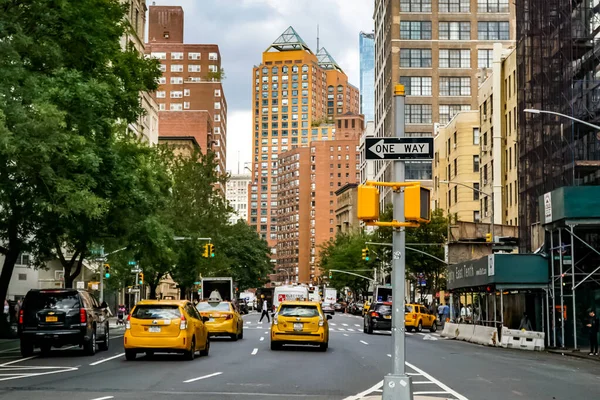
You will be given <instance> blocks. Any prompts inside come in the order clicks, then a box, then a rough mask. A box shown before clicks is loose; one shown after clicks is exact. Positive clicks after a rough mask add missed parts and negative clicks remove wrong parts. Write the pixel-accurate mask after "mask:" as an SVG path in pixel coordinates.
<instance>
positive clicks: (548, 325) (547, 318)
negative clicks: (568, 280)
mask: <svg viewBox="0 0 600 400" xmlns="http://www.w3.org/2000/svg"><path fill="white" fill-rule="evenodd" d="M548 290H549V289H546V337H547V340H546V343H548V347H550V336H549V334H550V310H548V308H550V297H549V296H548Z"/></svg>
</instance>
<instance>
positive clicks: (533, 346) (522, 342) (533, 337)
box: [501, 328, 545, 351]
mask: <svg viewBox="0 0 600 400" xmlns="http://www.w3.org/2000/svg"><path fill="white" fill-rule="evenodd" d="M544 338H545V333H544V332H534V331H520V330H518V329H507V328H503V329H502V341H501V346H502V347H504V348H508V349H520V350H529V351H543V350H544Z"/></svg>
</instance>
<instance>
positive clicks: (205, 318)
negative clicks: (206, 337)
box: [202, 317, 210, 322]
mask: <svg viewBox="0 0 600 400" xmlns="http://www.w3.org/2000/svg"><path fill="white" fill-rule="evenodd" d="M209 320H210V318H208V317H202V322H208V321H209Z"/></svg>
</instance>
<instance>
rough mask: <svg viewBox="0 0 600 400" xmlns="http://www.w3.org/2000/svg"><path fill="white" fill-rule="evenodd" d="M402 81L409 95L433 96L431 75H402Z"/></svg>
mask: <svg viewBox="0 0 600 400" xmlns="http://www.w3.org/2000/svg"><path fill="white" fill-rule="evenodd" d="M400 83H401V84H402V85H404V88H405V91H406V95H407V96H431V77H430V76H401V77H400ZM352 122H354V120H352Z"/></svg>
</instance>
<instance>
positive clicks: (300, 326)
mask: <svg viewBox="0 0 600 400" xmlns="http://www.w3.org/2000/svg"><path fill="white" fill-rule="evenodd" d="M294 330H295V331H301V330H302V323H301V322H296V323H294Z"/></svg>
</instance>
